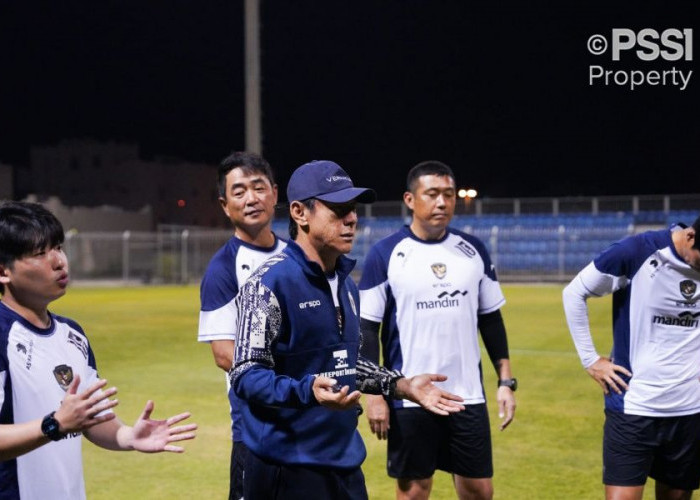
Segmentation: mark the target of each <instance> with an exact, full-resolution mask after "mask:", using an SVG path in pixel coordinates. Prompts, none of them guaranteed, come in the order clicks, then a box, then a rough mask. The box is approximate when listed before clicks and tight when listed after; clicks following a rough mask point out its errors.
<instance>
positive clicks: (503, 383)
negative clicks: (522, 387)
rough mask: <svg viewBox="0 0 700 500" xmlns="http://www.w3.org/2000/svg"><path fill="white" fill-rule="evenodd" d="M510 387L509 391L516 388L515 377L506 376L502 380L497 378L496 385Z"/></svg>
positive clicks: (516, 381)
mask: <svg viewBox="0 0 700 500" xmlns="http://www.w3.org/2000/svg"><path fill="white" fill-rule="evenodd" d="M504 386H505V387H510V390H511V391H516V390H517V389H518V379H516V378H507V379H504V380H499V381H498V387H504Z"/></svg>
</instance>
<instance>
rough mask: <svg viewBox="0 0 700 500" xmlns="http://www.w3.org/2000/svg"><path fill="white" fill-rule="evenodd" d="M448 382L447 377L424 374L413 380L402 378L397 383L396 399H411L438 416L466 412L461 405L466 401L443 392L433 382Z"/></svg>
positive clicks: (412, 378)
mask: <svg viewBox="0 0 700 500" xmlns="http://www.w3.org/2000/svg"><path fill="white" fill-rule="evenodd" d="M445 380H447V377H446V376H445V375H437V374H433V373H424V374H422V375H416V376H415V377H411V378H400V379H398V380H397V381H396V393H395V396H396V398H399V399H410V400H411V401H413V402H414V403H418V404H419V405H421V406H422V407H423V408H425V409H426V410H428V411H431V412H433V413H435V414H437V415H449V414H450V413H455V412H458V411H462V410H464V405H463V404H460V403H462V402H463V401H464V400H463V399H462V398H460V397H459V396H456V395H454V394H452V393H450V392H447V391H443V390H442V389H440V388H438V387H437V386H435V385H434V384H433V382H443V381H445Z"/></svg>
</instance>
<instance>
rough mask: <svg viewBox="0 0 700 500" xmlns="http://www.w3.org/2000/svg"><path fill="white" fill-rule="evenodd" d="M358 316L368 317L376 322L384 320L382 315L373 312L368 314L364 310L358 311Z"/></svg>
mask: <svg viewBox="0 0 700 500" xmlns="http://www.w3.org/2000/svg"><path fill="white" fill-rule="evenodd" d="M360 318H362V319H368V320H370V321H376V322H378V323H381V322H382V321H383V320H384V318H383V317H382V316H375V315H374V314H369V313H366V312H364V311H360Z"/></svg>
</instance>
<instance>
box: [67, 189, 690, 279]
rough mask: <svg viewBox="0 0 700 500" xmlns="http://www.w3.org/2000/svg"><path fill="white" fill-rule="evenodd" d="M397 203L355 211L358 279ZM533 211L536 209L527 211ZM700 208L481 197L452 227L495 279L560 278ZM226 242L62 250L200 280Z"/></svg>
mask: <svg viewBox="0 0 700 500" xmlns="http://www.w3.org/2000/svg"><path fill="white" fill-rule="evenodd" d="M486 205H488V206H489V208H488V209H486V208H485V207H486ZM401 206H403V204H400V203H398V202H397V203H393V204H392V205H391V207H390V206H389V205H388V203H384V204H380V205H378V206H377V205H376V204H375V205H373V206H372V207H373V208H371V209H370V208H367V207H370V206H369V205H368V206H366V207H361V208H360V215H361V217H360V224H359V230H358V233H357V240H356V242H355V245H354V247H353V251H352V252H351V254H350V257H352V258H354V259H356V260H357V261H358V264H357V266H356V275H355V276H356V277H357V276H358V275H359V273H360V272H361V270H362V266H363V263H364V258H365V256H366V255H367V252H368V251H369V248H370V247H371V246H372V245H373V244H374V243H376V242H377V241H379V240H380V239H381V238H383V237H385V236H387V235H389V234H391V233H393V232H394V231H396V230H397V229H398V228H399V227H400V226H401V224H403V223H405V222H407V221H408V219H407V217H408V214H407V213H405V211H404V210H403V209H402V208H401ZM497 206H498V207H501V209H500V210H497V209H496V208H495V207H497ZM533 207H539V209H538V210H536V211H530V209H531V208H533ZM545 207H546V209H545ZM602 207H605V209H606V210H602ZM642 207H644V208H643V209H642ZM574 208H576V209H574ZM699 208H700V195H677V196H656V197H651V196H649V197H627V198H621V197H616V198H615V199H614V200H613V198H589V199H585V200H584V199H578V198H576V199H559V200H557V199H547V200H539V201H538V200H536V199H530V200H528V201H527V202H526V203H524V202H523V201H522V200H520V201H518V200H514V199H510V200H508V201H507V202H506V201H505V200H504V201H502V202H500V201H499V202H498V203H495V202H493V203H490V204H489V203H486V201H485V200H484V202H482V204H481V208H480V209H479V210H480V213H476V209H475V210H474V211H472V212H471V213H469V212H468V211H467V213H465V210H459V211H458V215H456V216H455V218H454V220H453V223H452V225H453V226H454V227H456V228H457V229H460V230H463V231H465V232H468V233H471V234H474V235H475V236H477V237H479V238H480V239H481V240H482V241H483V242H484V243H485V244H486V247H487V249H488V250H489V253H490V255H491V258H492V260H493V262H494V264H495V265H496V269H497V271H498V274H499V276H500V279H501V280H504V281H565V280H568V279H570V278H571V277H572V276H573V275H575V274H576V273H577V272H578V271H579V270H580V269H581V268H583V267H584V266H585V265H586V264H587V263H588V262H590V260H591V259H592V258H593V257H594V256H595V255H596V254H597V253H598V252H600V251H601V250H602V249H603V248H605V247H606V246H608V245H610V244H611V243H613V242H615V241H617V240H619V239H621V238H623V237H625V236H627V235H629V234H633V233H634V232H636V231H639V230H644V229H648V228H651V227H663V225H666V224H668V223H669V221H673V220H674V219H675V220H681V221H685V222H688V223H692V222H693V220H694V218H695V217H696V216H697V214H698V212H700V210H699ZM533 210H534V208H533ZM273 229H274V230H275V232H276V233H277V234H278V235H280V236H281V237H287V216H286V214H285V213H284V212H283V211H282V212H280V213H278V214H277V218H276V219H275V222H274V223H273ZM230 237H231V231H228V230H202V229H197V228H181V227H177V226H162V227H161V228H160V230H159V231H157V232H137V231H125V232H123V233H107V232H102V233H97V232H93V233H68V234H67V235H66V252H67V254H68V258H69V261H70V266H71V275H72V278H73V279H74V280H79V281H83V280H108V281H119V282H124V283H131V284H133V283H144V284H160V283H182V284H186V283H198V282H199V281H200V280H201V277H202V275H203V273H204V271H205V269H206V266H207V264H208V262H209V260H210V259H211V257H212V256H213V255H214V253H215V252H216V251H217V250H218V249H219V248H220V247H221V246H222V245H223V244H224V243H225V242H226V240H227V239H228V238H230Z"/></svg>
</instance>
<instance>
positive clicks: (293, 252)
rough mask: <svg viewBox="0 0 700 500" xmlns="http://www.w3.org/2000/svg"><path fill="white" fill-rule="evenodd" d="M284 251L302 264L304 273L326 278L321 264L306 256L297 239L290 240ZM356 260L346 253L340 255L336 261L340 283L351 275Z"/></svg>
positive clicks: (336, 270)
mask: <svg viewBox="0 0 700 500" xmlns="http://www.w3.org/2000/svg"><path fill="white" fill-rule="evenodd" d="M284 252H285V253H286V254H288V255H289V256H290V257H291V258H293V259H294V260H295V261H296V262H297V263H298V264H299V265H300V266H301V268H302V269H303V270H304V274H307V275H309V276H311V277H315V278H323V279H326V274H325V273H324V272H323V269H321V266H320V265H319V264H318V263H317V262H313V261H311V260H309V259H308V258H307V257H306V254H305V253H304V250H302V248H301V247H300V246H299V245H297V243H296V242H295V241H292V240H290V241H288V242H287V248H285V249H284ZM356 262H357V261H356V260H354V259H350V258H348V257H346V256H345V255H341V256H340V257H338V259H337V260H336V261H335V272H336V274H337V275H338V283H339V284H340V283H343V282H344V281H345V278H347V277H348V276H349V275H350V272H351V271H352V270H353V268H354V267H355V264H356Z"/></svg>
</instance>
